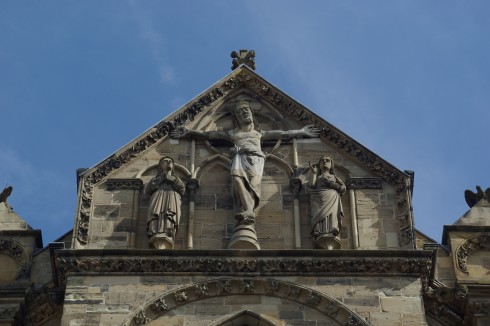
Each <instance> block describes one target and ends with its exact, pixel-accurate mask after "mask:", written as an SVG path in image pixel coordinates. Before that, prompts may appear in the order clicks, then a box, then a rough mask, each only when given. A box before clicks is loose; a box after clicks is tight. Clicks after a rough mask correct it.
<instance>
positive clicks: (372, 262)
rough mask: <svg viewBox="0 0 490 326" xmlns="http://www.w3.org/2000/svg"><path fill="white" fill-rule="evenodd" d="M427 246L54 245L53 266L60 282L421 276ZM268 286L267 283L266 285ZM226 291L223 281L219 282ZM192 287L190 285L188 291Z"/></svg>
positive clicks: (427, 264)
mask: <svg viewBox="0 0 490 326" xmlns="http://www.w3.org/2000/svg"><path fill="white" fill-rule="evenodd" d="M432 254H433V253H432V252H431V251H409V250H396V251H375V250H334V251H326V250H295V251H294V252H292V251H288V250H261V251H257V250H249V251H248V250H247V251H246V250H243V251H240V252H234V251H222V250H212V251H202V250H193V251H188V250H174V251H172V255H170V256H162V255H161V253H160V252H159V251H157V250H84V251H83V252H80V251H76V250H60V251H57V252H56V253H55V266H56V270H57V274H58V277H59V280H60V281H61V283H64V282H66V278H67V276H69V275H93V274H100V273H104V275H111V274H114V275H116V274H117V275H121V274H138V275H150V274H151V275H158V274H162V275H163V274H165V275H169V274H175V275H183V274H185V275H193V274H195V275H203V274H204V275H214V276H217V275H224V276H226V275H230V276H247V275H257V276H259V275H268V276H269V275H281V276H287V275H297V274H298V273H299V274H301V275H304V276H315V275H324V276H325V275H332V276H333V275H335V276H347V275H356V276H362V275H364V276H366V275H369V276H372V275H378V276H402V275H405V276H417V277H422V278H423V279H427V278H428V277H429V274H430V270H431V268H432ZM271 286H272V288H274V286H273V285H271ZM219 287H220V289H221V290H220V291H222V292H227V291H228V292H229V290H230V287H229V284H227V283H223V284H219ZM194 292H195V291H193V293H194Z"/></svg>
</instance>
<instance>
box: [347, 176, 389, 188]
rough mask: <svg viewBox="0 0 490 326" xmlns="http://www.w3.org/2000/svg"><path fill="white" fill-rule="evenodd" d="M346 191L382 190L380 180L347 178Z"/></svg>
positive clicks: (381, 180) (381, 181)
mask: <svg viewBox="0 0 490 326" xmlns="http://www.w3.org/2000/svg"><path fill="white" fill-rule="evenodd" d="M345 186H346V187H347V189H382V188H383V187H382V186H383V179H381V178H349V179H347V180H345Z"/></svg>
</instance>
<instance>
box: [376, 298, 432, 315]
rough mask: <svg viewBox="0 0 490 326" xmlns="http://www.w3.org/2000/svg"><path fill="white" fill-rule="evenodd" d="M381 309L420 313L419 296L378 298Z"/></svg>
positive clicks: (392, 311) (421, 310)
mask: <svg viewBox="0 0 490 326" xmlns="http://www.w3.org/2000/svg"><path fill="white" fill-rule="evenodd" d="M380 300H381V308H382V309H383V311H386V312H391V313H400V314H401V313H405V314H407V313H422V312H423V305H422V299H421V298H413V297H385V298H380Z"/></svg>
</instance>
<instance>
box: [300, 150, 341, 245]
mask: <svg viewBox="0 0 490 326" xmlns="http://www.w3.org/2000/svg"><path fill="white" fill-rule="evenodd" d="M310 168H311V175H310V179H309V181H308V189H309V193H310V203H311V227H312V230H311V235H312V237H313V241H314V242H315V246H316V247H317V248H321V249H340V241H339V239H338V236H339V233H340V228H341V227H342V217H343V216H344V212H343V210H342V202H341V200H340V196H342V195H343V194H344V193H345V191H346V187H345V184H344V183H343V182H342V180H340V179H339V178H338V177H337V176H336V175H335V173H334V169H333V168H334V162H333V159H332V158H331V157H329V156H326V155H324V156H322V157H321V158H320V160H319V161H318V164H315V165H312V164H311V163H310Z"/></svg>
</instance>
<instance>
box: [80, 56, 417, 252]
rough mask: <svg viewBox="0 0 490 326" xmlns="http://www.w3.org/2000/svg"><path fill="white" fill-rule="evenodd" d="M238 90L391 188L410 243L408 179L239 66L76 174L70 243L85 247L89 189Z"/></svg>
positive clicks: (89, 200) (90, 194) (90, 193)
mask: <svg viewBox="0 0 490 326" xmlns="http://www.w3.org/2000/svg"><path fill="white" fill-rule="evenodd" d="M239 89H246V90H247V91H249V92H251V93H253V94H255V95H256V96H259V97H261V99H262V100H263V101H266V102H267V103H269V104H270V105H271V106H274V107H275V108H277V109H278V110H280V111H281V113H282V114H284V115H286V116H288V117H289V118H290V119H293V120H295V121H297V122H298V123H301V124H302V125H308V124H311V125H314V126H316V127H317V128H319V129H321V134H320V139H321V140H322V141H323V142H325V143H328V144H329V145H330V146H332V148H335V149H336V150H337V151H339V152H340V153H343V154H345V155H346V156H347V157H349V158H350V159H351V160H352V161H354V162H356V163H357V164H359V165H360V166H362V167H363V168H365V169H366V170H368V171H371V172H372V173H373V174H374V175H376V176H378V177H380V178H382V179H383V180H384V181H385V182H387V183H389V184H391V185H392V186H393V187H394V188H395V189H396V192H397V193H398V194H399V195H400V196H401V198H403V199H402V200H401V205H402V206H406V208H407V209H402V210H403V211H406V213H405V214H404V216H402V217H399V218H400V220H401V221H402V222H403V223H402V224H403V225H404V227H403V229H404V231H403V232H405V233H406V234H405V235H404V236H405V237H407V238H408V239H410V238H412V233H413V228H412V225H413V223H412V218H411V214H410V210H409V209H408V208H409V207H410V205H411V203H410V197H411V194H410V190H411V189H410V187H411V185H410V183H411V178H410V175H408V174H406V173H404V172H402V171H401V170H399V169H397V168H396V167H394V166H393V165H391V164H390V163H388V162H387V161H385V160H383V159H381V158H380V157H379V156H378V155H376V154H374V153H373V152H371V151H369V150H368V149H367V148H365V147H364V146H363V145H361V144H360V143H358V142H357V141H355V140H354V139H352V138H351V137H349V136H348V135H347V134H345V133H344V132H342V131H340V130H339V129H338V128H336V127H335V126H333V125H332V124H330V123H328V122H327V121H325V120H324V119H323V118H321V117H320V116H318V115H317V114H315V113H314V112H312V111H311V110H309V109H308V108H306V107H304V106H303V105H301V104H300V103H298V102H297V101H295V100H294V99H292V98H291V97H290V96H288V95H287V94H285V93H284V92H282V91H281V90H279V89H278V88H277V87H275V86H273V85H272V84H271V83H269V82H267V81H266V80H265V79H263V78H262V77H260V76H259V75H258V74H257V73H255V72H254V71H252V70H251V69H250V68H248V67H247V66H245V65H242V66H240V67H239V68H237V69H236V70H234V71H232V72H231V73H230V74H228V75H227V76H226V77H224V78H223V79H221V80H220V81H218V82H217V83H215V84H214V85H213V86H211V87H210V88H208V89H207V90H206V91H204V92H203V93H201V94H200V95H198V96H197V97H195V98H194V99H193V100H191V101H190V102H189V103H187V104H186V105H184V106H182V107H181V108H180V109H178V110H177V111H175V112H174V113H172V114H170V115H169V116H167V117H166V118H165V119H163V120H162V121H160V122H159V123H157V124H156V125H155V126H154V127H152V128H151V129H149V130H148V131H146V132H145V133H143V134H142V135H141V136H139V137H137V138H136V139H135V140H134V141H132V142H130V143H129V144H128V145H126V146H124V147H123V148H122V149H120V150H119V151H117V152H116V153H114V154H113V155H111V156H110V157H108V158H107V159H105V160H104V161H102V162H101V163H99V164H97V165H96V166H94V167H92V168H90V169H87V170H85V171H83V172H81V173H80V175H79V178H80V181H81V182H80V185H79V204H78V205H79V206H78V213H77V221H78V222H77V225H76V226H75V228H76V238H77V240H78V241H79V243H80V244H82V245H83V244H86V243H87V236H88V226H89V219H90V207H91V201H92V196H93V186H94V185H95V184H97V183H99V182H101V181H102V180H104V179H106V178H107V177H108V176H109V175H111V174H112V173H113V172H114V171H116V170H118V169H120V168H121V167H123V166H125V165H126V164H128V163H129V162H131V161H132V160H134V159H135V158H136V157H138V156H139V154H140V153H142V152H144V151H146V150H148V149H149V148H151V147H152V146H154V145H156V144H157V143H158V142H159V141H160V140H162V139H163V138H165V137H167V136H168V135H169V133H170V131H172V130H174V129H175V128H176V127H179V126H184V125H185V124H187V123H188V122H190V121H193V120H194V119H195V118H196V117H198V116H200V114H202V112H203V111H205V110H206V109H207V108H208V107H210V106H212V105H214V104H215V103H216V102H217V101H224V100H226V99H227V97H228V96H230V94H236V92H235V91H236V90H239ZM403 220H405V221H403Z"/></svg>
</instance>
